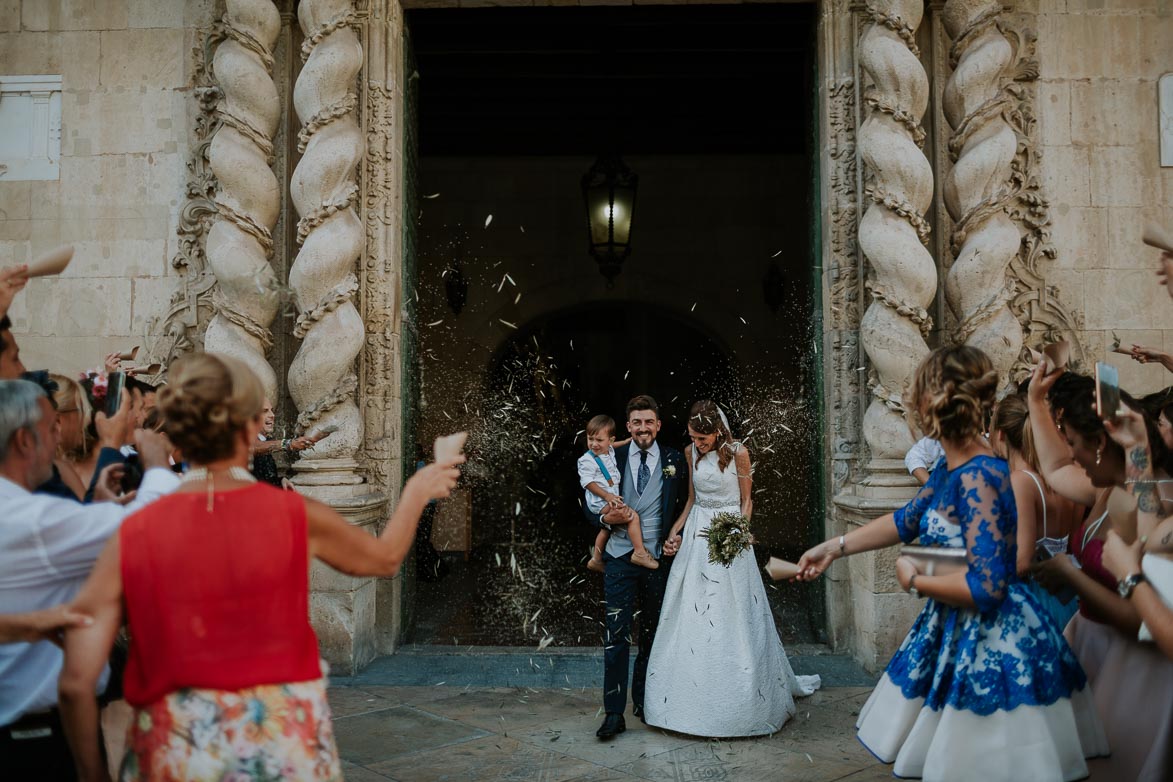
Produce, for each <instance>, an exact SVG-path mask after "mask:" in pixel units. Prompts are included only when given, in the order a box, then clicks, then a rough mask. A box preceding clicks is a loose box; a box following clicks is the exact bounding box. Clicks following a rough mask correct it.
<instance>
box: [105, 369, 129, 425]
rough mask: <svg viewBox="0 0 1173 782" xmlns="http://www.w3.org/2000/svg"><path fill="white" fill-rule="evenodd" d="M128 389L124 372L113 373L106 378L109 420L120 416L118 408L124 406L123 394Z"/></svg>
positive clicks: (106, 410) (107, 414)
mask: <svg viewBox="0 0 1173 782" xmlns="http://www.w3.org/2000/svg"><path fill="white" fill-rule="evenodd" d="M125 388H126V374H125V373H124V372H111V373H110V374H109V375H107V376H106V409H105V410H104V411H103V412H105V413H106V417H107V418H113V417H114V416H115V415H117V414H118V408H119V407H121V406H122V392H123V390H124V389H125Z"/></svg>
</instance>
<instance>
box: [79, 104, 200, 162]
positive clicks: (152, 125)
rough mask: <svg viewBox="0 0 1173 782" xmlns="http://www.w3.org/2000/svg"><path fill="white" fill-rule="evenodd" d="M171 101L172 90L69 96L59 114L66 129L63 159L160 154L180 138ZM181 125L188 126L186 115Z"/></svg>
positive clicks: (180, 119)
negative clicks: (86, 156)
mask: <svg viewBox="0 0 1173 782" xmlns="http://www.w3.org/2000/svg"><path fill="white" fill-rule="evenodd" d="M173 97H174V92H173V91H172V90H149V91H146V92H138V91H133V92H130V91H124V90H114V91H109V90H84V91H77V92H67V93H65V94H64V95H63V96H62V98H61V110H62V114H63V116H65V117H67V118H68V123H66V124H65V125H64V128H63V133H62V138H61V154H62V155H63V156H73V155H80V156H84V155H109V154H126V153H134V152H162V151H163V149H164V148H165V147H166V145H167V142H169V141H172V142H173V141H175V138H176V124H177V121H176V118H175V116H174V114H173V111H174V100H173ZM178 121H179V123H182V122H183V121H184V119H183V117H182V115H181V116H180V118H179V120H178Z"/></svg>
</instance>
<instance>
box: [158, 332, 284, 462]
mask: <svg viewBox="0 0 1173 782" xmlns="http://www.w3.org/2000/svg"><path fill="white" fill-rule="evenodd" d="M168 375H169V382H168V383H167V385H166V386H164V387H163V388H162V389H161V390H160V391H159V397H158V407H159V410H160V413H161V415H162V416H163V428H164V430H165V431H166V432H167V435H168V436H169V437H170V438H171V441H172V442H173V443H175V445H176V446H177V447H178V448H179V449H180V450H181V451H182V452H183V455H184V457H185V458H186V459H188V460H189V461H192V462H194V463H196V464H207V463H209V462H213V461H217V460H219V459H224V458H227V457H229V456H231V455H232V454H233V453H234V452H235V450H236V437H237V434H238V433H239V432H240V430H241V429H242V428H243V427H244V425H245V424H246V423H247V422H248V421H250V420H252V419H254V418H256V417H257V416H258V415H259V414H260V412H261V409H262V408H263V407H264V400H265V392H264V389H263V388H262V387H261V382H260V381H259V380H258V379H257V376H256V375H255V374H253V372H252V370H250V369H249V368H248V367H247V366H246V365H245V364H244V363H243V362H241V361H238V360H237V359H234V358H231V357H228V356H214V355H211V354H209V353H193V354H190V355H187V356H184V357H183V358H181V359H179V360H178V361H176V362H175V363H174V364H173V365H172V366H171V368H170V370H169V372H168Z"/></svg>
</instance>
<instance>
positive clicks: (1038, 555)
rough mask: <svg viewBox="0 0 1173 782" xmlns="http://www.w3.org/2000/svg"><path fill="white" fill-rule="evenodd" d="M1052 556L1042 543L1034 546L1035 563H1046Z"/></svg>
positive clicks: (1039, 542)
mask: <svg viewBox="0 0 1173 782" xmlns="http://www.w3.org/2000/svg"><path fill="white" fill-rule="evenodd" d="M1052 556H1054V555H1053V554H1051V551H1050V549H1048V548H1047V547H1046V546H1044V545H1043V541H1041V540H1040V541H1038V542H1037V543H1036V544H1035V562H1046V561H1047V560H1048V559H1050V558H1051V557H1052Z"/></svg>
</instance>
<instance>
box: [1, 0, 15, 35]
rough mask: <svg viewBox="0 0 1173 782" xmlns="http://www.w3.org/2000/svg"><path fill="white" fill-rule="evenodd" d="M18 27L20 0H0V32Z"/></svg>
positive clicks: (12, 30)
mask: <svg viewBox="0 0 1173 782" xmlns="http://www.w3.org/2000/svg"><path fill="white" fill-rule="evenodd" d="M19 29H20V0H0V33H7V32H16V31H17V30H19Z"/></svg>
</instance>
